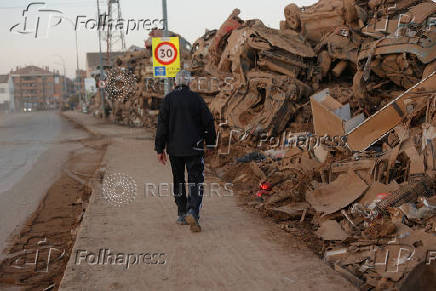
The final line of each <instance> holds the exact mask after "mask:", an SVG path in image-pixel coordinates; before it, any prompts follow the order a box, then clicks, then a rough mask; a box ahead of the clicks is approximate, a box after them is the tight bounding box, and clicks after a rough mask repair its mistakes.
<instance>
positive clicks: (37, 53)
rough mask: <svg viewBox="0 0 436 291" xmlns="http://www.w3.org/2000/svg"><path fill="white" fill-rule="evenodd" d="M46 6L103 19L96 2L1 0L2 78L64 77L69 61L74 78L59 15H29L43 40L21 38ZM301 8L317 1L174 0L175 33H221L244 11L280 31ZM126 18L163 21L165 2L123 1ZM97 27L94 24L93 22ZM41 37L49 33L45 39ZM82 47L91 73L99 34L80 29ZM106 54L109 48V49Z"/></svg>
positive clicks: (136, 37) (67, 29) (136, 38)
mask: <svg viewBox="0 0 436 291" xmlns="http://www.w3.org/2000/svg"><path fill="white" fill-rule="evenodd" d="M107 1H108V0H100V7H101V9H102V11H105V10H106V7H107V4H106V3H107ZM32 2H33V3H34V2H44V3H45V4H46V6H45V8H44V7H43V6H42V5H40V6H33V7H35V8H34V10H35V11H36V10H37V8H39V7H41V8H40V9H53V10H58V11H60V12H61V13H62V15H63V16H66V17H68V18H70V19H71V20H73V22H75V21H76V18H77V16H84V17H82V18H81V19H95V18H96V15H97V4H96V2H97V1H96V0H45V1H44V0H37V1H24V0H0V29H1V32H0V34H1V53H0V74H6V73H8V72H9V71H10V70H11V69H12V68H15V67H16V66H25V65H36V66H49V67H50V68H55V69H57V70H60V71H61V72H62V70H63V69H62V63H63V62H65V66H66V71H67V75H68V76H70V77H72V76H73V74H74V71H75V68H76V50H75V32H74V29H73V25H72V24H70V23H68V22H67V21H63V22H61V23H60V24H59V25H57V26H55V27H52V28H50V29H49V30H48V35H46V34H44V32H45V27H47V26H48V24H49V23H48V17H46V16H47V15H49V14H51V15H56V14H57V12H52V13H51V12H38V14H32V15H33V16H32V17H31V16H30V14H29V21H28V28H27V31H30V30H32V28H33V27H34V23H36V22H35V20H36V19H37V17H36V15H40V16H41V17H40V27H42V28H40V29H39V32H40V36H39V37H38V38H35V36H34V34H33V33H29V34H21V33H18V31H23V26H22V25H19V26H17V27H15V28H14V29H12V30H13V31H12V32H11V31H10V29H11V27H13V26H14V25H17V24H20V23H21V24H22V23H23V22H24V18H23V16H22V13H23V10H24V9H25V8H26V7H27V5H28V4H29V3H32ZM292 2H293V3H296V4H297V5H299V6H308V5H311V4H313V3H314V2H316V1H313V0H297V1H283V0H269V1H254V0H219V1H216V0H206V1H200V0H168V18H169V29H170V30H173V31H175V32H177V33H179V34H180V35H182V36H184V37H185V38H186V39H187V40H188V41H190V42H194V41H195V40H196V39H197V38H198V37H200V36H202V35H203V33H204V31H205V29H215V28H219V26H220V25H221V24H222V22H223V21H224V20H225V19H226V18H227V16H228V15H229V14H230V13H231V12H232V10H233V9H235V8H239V9H240V10H241V11H242V13H241V18H242V19H253V18H258V19H261V20H262V21H263V22H264V23H265V24H266V25H267V26H270V27H273V28H278V27H279V23H280V20H283V19H284V15H283V8H284V7H285V6H286V5H288V4H289V3H292ZM120 3H121V10H122V17H123V19H135V20H137V21H138V20H140V19H144V20H145V19H151V20H153V19H161V18H162V6H161V3H162V1H160V0H120ZM56 20H57V19H56V18H53V19H52V20H51V22H52V23H51V25H53V26H54V25H55V24H56ZM90 24H91V23H90ZM41 34H44V35H42V36H41ZM77 35H78V44H79V66H80V68H81V69H85V66H86V61H85V54H86V52H97V51H98V38H97V32H96V31H95V30H94V31H92V30H87V29H85V28H83V25H81V29H79V30H78V33H77ZM147 35H148V31H146V30H144V29H140V30H139V31H138V30H135V31H130V32H129V34H128V35H127V36H126V42H127V47H129V46H131V45H133V44H134V45H137V46H140V47H143V46H144V39H146V38H147ZM102 49H103V50H105V46H104V44H103V48H102Z"/></svg>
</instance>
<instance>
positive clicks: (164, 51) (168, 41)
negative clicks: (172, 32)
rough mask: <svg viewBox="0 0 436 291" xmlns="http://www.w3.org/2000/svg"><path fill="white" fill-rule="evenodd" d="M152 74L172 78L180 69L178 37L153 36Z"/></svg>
mask: <svg viewBox="0 0 436 291" xmlns="http://www.w3.org/2000/svg"><path fill="white" fill-rule="evenodd" d="M152 50H153V75H154V77H157V78H173V77H175V76H176V75H177V73H178V72H179V71H180V50H179V38H178V37H153V49H152Z"/></svg>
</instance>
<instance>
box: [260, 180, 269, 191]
mask: <svg viewBox="0 0 436 291" xmlns="http://www.w3.org/2000/svg"><path fill="white" fill-rule="evenodd" d="M260 189H261V190H264V191H271V190H272V185H271V183H268V182H263V183H261V184H260Z"/></svg>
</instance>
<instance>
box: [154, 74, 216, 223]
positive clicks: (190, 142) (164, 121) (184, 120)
mask: <svg viewBox="0 0 436 291" xmlns="http://www.w3.org/2000/svg"><path fill="white" fill-rule="evenodd" d="M175 81H176V88H175V90H174V91H173V92H171V93H170V94H168V95H167V96H165V99H164V100H163V102H162V104H161V107H160V111H159V118H158V126H157V132H156V140H155V150H156V152H157V156H158V160H159V162H160V163H162V164H163V165H165V164H166V162H167V156H166V154H165V152H164V149H165V148H166V151H167V153H168V155H169V159H170V163H171V169H172V172H173V181H174V185H173V188H174V190H173V191H174V197H175V202H176V204H177V208H178V216H179V218H178V219H177V223H178V224H182V225H186V224H189V225H190V226H191V231H193V232H200V231H201V227H200V224H199V218H200V208H201V203H202V200H203V185H202V184H203V183H204V146H205V144H204V143H206V145H214V144H215V140H216V133H215V125H214V120H213V116H212V114H211V113H210V111H209V108H208V107H207V105H206V103H205V102H204V100H203V98H201V96H200V95H198V94H197V93H195V92H192V91H191V90H190V89H189V83H190V81H191V74H190V72H188V71H180V72H179V73H178V74H177V76H176V80H175ZM185 167H186V169H187V172H188V187H189V196H188V197H186V184H185V183H186V182H185Z"/></svg>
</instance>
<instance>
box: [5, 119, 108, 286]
mask: <svg viewBox="0 0 436 291" xmlns="http://www.w3.org/2000/svg"><path fill="white" fill-rule="evenodd" d="M76 126H77V127H80V126H79V125H76ZM80 143H81V144H82V146H83V147H82V148H81V149H80V150H77V151H74V152H72V153H71V156H70V157H69V159H68V161H67V162H66V163H65V165H64V167H63V172H62V173H61V175H60V178H59V179H58V180H57V181H55V182H54V184H53V185H52V186H51V187H50V189H49V190H48V192H47V194H46V196H45V198H44V199H43V201H41V203H40V205H39V207H38V209H37V210H36V211H35V212H34V213H33V214H32V215H31V216H30V217H29V219H28V220H27V222H26V223H25V224H24V226H23V227H22V228H21V230H20V231H19V233H16V234H13V235H12V237H11V238H10V242H11V243H10V247H9V248H7V249H6V250H5V257H6V258H5V259H4V260H3V261H2V262H1V263H0V289H3V288H8V287H14V286H15V287H20V288H22V289H24V290H35V289H38V290H57V289H58V288H59V285H60V281H61V279H62V276H63V274H64V271H65V268H66V264H67V262H68V260H69V258H70V255H71V250H72V247H73V244H74V242H75V239H76V233H77V229H78V226H79V225H80V223H81V221H82V217H83V214H84V212H85V211H86V208H87V205H88V201H89V197H90V195H91V193H92V189H91V183H92V182H93V181H94V180H95V179H99V177H98V175H97V169H99V167H100V164H101V161H102V159H103V156H104V154H105V152H106V148H107V145H108V142H107V140H105V139H102V138H101V137H99V136H95V135H91V137H90V138H89V139H84V140H81V141H80Z"/></svg>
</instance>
